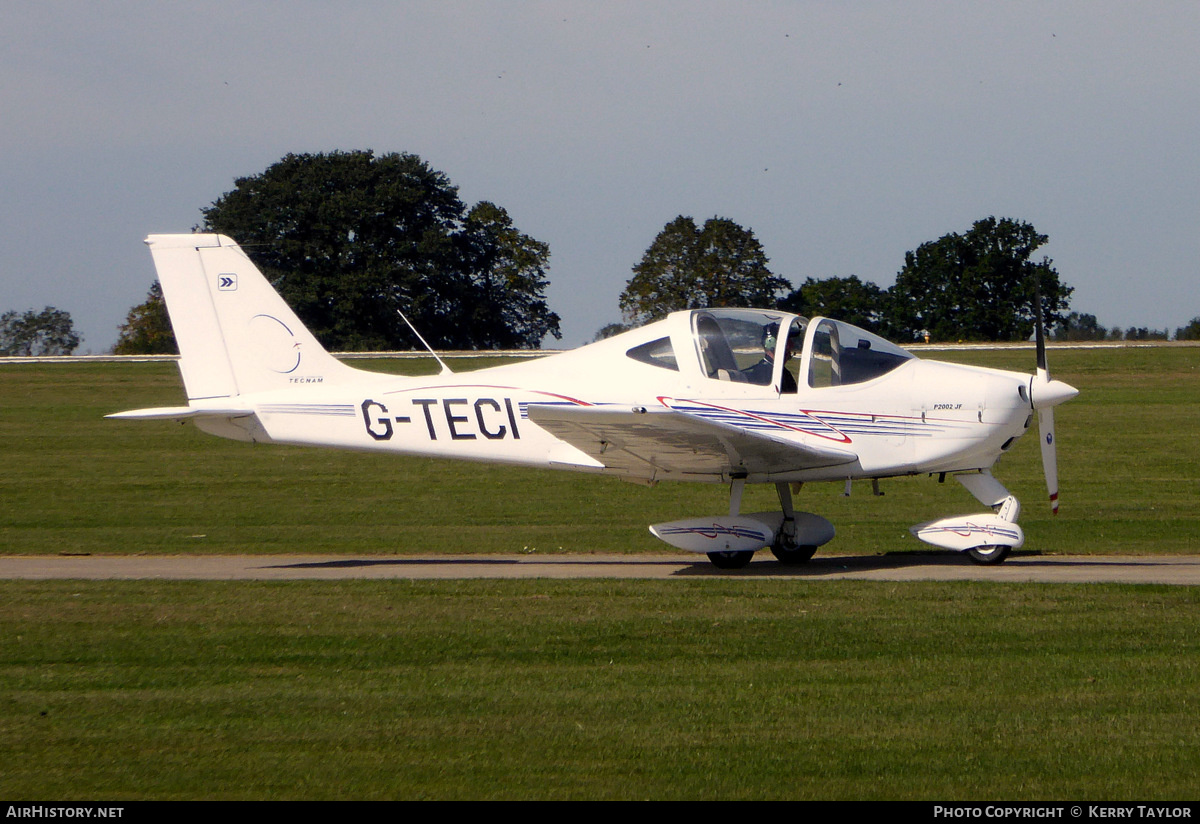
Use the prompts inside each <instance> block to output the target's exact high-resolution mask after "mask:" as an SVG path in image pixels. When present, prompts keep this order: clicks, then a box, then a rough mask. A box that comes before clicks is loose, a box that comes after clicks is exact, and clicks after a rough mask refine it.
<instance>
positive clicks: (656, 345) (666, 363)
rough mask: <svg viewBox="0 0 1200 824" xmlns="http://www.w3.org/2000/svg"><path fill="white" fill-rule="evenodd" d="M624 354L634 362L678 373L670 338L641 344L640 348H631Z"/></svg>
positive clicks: (677, 363)
mask: <svg viewBox="0 0 1200 824" xmlns="http://www.w3.org/2000/svg"><path fill="white" fill-rule="evenodd" d="M625 354H626V355H628V356H629V357H631V358H633V359H634V360H635V361H640V362H642V363H648V364H650V365H651V366H659V367H662V368H663V369H671V370H674V371H676V372H678V371H679V361H678V360H676V358H675V348H674V347H673V346H671V339H670V338H659V339H658V340H652V341H650V342H649V343H643V344H642V345H641V346H635V347H633V348H632V349H630V350H629V351H628V352H626V353H625Z"/></svg>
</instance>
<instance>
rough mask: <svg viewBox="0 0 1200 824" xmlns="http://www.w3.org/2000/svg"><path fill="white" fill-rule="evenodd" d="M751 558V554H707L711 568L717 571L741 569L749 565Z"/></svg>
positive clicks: (752, 554) (752, 555)
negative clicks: (711, 564) (713, 567)
mask: <svg viewBox="0 0 1200 824" xmlns="http://www.w3.org/2000/svg"><path fill="white" fill-rule="evenodd" d="M753 557H754V553H753V552H710V553H708V560H710V561H712V563H713V566H715V567H716V568H717V569H741V568H742V567H744V566H745V565H746V564H748V563H750V559H751V558H753Z"/></svg>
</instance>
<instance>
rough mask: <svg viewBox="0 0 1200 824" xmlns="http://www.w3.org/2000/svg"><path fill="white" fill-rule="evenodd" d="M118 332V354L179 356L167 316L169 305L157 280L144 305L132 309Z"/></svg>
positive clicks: (115, 348) (115, 352)
mask: <svg viewBox="0 0 1200 824" xmlns="http://www.w3.org/2000/svg"><path fill="white" fill-rule="evenodd" d="M118 331H119V332H120V333H121V334H120V335H119V336H118V337H117V344H116V346H114V347H113V354H115V355H177V354H179V346H178V345H177V344H176V343H175V331H174V330H173V329H172V328H171V320H170V318H169V317H168V316H167V303H166V301H165V300H163V293H162V284H160V283H159V282H158V281H155V282H154V284H153V285H152V286H151V287H150V291H149V292H148V293H147V294H146V300H145V302H144V303H139V304H138V305H137V306H135V307H133V308H132V309H130V310H129V314H128V315H126V316H125V323H123V324H121V326H119V327H118Z"/></svg>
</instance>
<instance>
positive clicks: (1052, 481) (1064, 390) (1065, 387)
mask: <svg viewBox="0 0 1200 824" xmlns="http://www.w3.org/2000/svg"><path fill="white" fill-rule="evenodd" d="M1033 299H1034V308H1035V310H1036V313H1035V316H1034V330H1035V332H1036V341H1037V374H1036V375H1034V377H1033V380H1032V381H1030V384H1029V400H1030V404H1031V406H1032V407H1033V408H1034V409H1036V410H1037V413H1038V435H1039V436H1040V438H1041V443H1042V471H1043V472H1044V473H1045V475H1046V491H1047V492H1048V493H1049V494H1050V511H1051V512H1053V513H1054V514H1055V515H1057V514H1058V444H1057V443H1056V442H1055V438H1054V407H1056V406H1058V405H1059V404H1060V403H1063V402H1064V401H1069V400H1070V399H1071V398H1073V397H1075V396H1076V395H1078V394H1079V390H1078V389H1076V388H1075V387H1073V386H1071V385H1070V384H1067V383H1064V382H1062V381H1056V380H1052V379H1051V378H1050V367H1049V366H1047V365H1046V329H1045V326H1044V324H1043V321H1042V292H1041V289H1040V288H1039V287H1038V285H1037V282H1036V281H1035V282H1034V287H1033Z"/></svg>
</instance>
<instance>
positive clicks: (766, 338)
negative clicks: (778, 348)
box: [762, 323, 779, 355]
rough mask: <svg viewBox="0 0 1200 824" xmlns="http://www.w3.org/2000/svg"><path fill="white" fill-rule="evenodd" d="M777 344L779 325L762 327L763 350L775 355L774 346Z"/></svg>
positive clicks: (770, 324)
mask: <svg viewBox="0 0 1200 824" xmlns="http://www.w3.org/2000/svg"><path fill="white" fill-rule="evenodd" d="M777 343H779V324H778V323H768V324H767V325H766V326H764V327H763V339H762V345H763V349H765V350H767V351H768V352H770V353H771V354H772V355H774V354H775V344H777Z"/></svg>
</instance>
